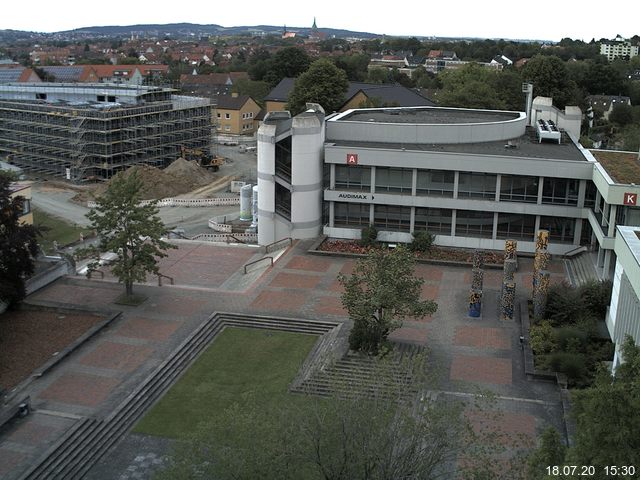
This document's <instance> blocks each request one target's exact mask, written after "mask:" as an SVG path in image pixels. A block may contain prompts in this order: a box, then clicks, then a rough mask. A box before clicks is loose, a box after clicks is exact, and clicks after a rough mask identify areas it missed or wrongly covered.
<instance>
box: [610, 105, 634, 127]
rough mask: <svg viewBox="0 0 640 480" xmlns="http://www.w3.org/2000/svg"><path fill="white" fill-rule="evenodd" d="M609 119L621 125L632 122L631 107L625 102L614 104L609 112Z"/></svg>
mask: <svg viewBox="0 0 640 480" xmlns="http://www.w3.org/2000/svg"><path fill="white" fill-rule="evenodd" d="M609 121H610V122H612V123H617V124H618V125H620V126H621V127H624V126H626V125H628V124H630V123H631V122H633V107H632V106H631V105H627V104H626V103H620V104H618V105H616V106H615V107H613V109H612V110H611V113H610V114H609Z"/></svg>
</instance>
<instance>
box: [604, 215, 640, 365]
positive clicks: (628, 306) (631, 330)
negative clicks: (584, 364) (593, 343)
mask: <svg viewBox="0 0 640 480" xmlns="http://www.w3.org/2000/svg"><path fill="white" fill-rule="evenodd" d="M617 229H618V235H617V236H616V240H615V252H616V256H617V260H616V268H615V274H614V277H613V291H612V294H611V304H610V306H609V310H608V312H607V319H606V321H607V328H608V329H609V335H610V336H611V340H612V341H613V342H614V343H615V345H616V349H615V355H614V359H613V369H614V370H615V368H616V367H617V366H618V365H619V364H620V362H621V361H623V360H624V359H623V358H621V352H620V347H621V346H622V343H623V342H624V339H625V336H626V335H631V336H632V337H633V338H634V339H635V342H636V345H640V228H638V227H629V226H620V227H618V228H617Z"/></svg>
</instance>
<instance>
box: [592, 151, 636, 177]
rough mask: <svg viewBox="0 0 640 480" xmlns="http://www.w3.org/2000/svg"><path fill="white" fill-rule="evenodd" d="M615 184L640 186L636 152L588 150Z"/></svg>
mask: <svg viewBox="0 0 640 480" xmlns="http://www.w3.org/2000/svg"><path fill="white" fill-rule="evenodd" d="M589 151H590V152H591V154H592V155H593V156H594V157H595V159H596V160H598V162H600V165H602V166H603V167H604V169H605V170H606V171H607V173H608V174H609V176H610V177H611V179H612V180H613V181H614V182H616V183H626V184H631V183H635V184H636V185H640V160H638V153H637V152H620V151H613V150H589Z"/></svg>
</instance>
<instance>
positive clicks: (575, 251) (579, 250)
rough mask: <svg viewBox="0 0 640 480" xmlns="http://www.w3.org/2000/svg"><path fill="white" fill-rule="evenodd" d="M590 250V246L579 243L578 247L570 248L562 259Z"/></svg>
mask: <svg viewBox="0 0 640 480" xmlns="http://www.w3.org/2000/svg"><path fill="white" fill-rule="evenodd" d="M588 251H589V248H588V247H587V246H586V245H579V246H577V247H576V248H574V249H572V250H569V251H568V252H566V253H565V254H564V255H562V259H563V260H566V259H567V258H571V257H573V256H575V255H576V254H578V253H582V252H588Z"/></svg>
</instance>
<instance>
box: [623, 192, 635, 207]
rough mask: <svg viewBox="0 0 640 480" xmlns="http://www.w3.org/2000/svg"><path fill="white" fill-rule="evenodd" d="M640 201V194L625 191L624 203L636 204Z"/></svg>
mask: <svg viewBox="0 0 640 480" xmlns="http://www.w3.org/2000/svg"><path fill="white" fill-rule="evenodd" d="M637 202H638V194H637V193H625V194H624V204H625V205H636V204H637Z"/></svg>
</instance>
